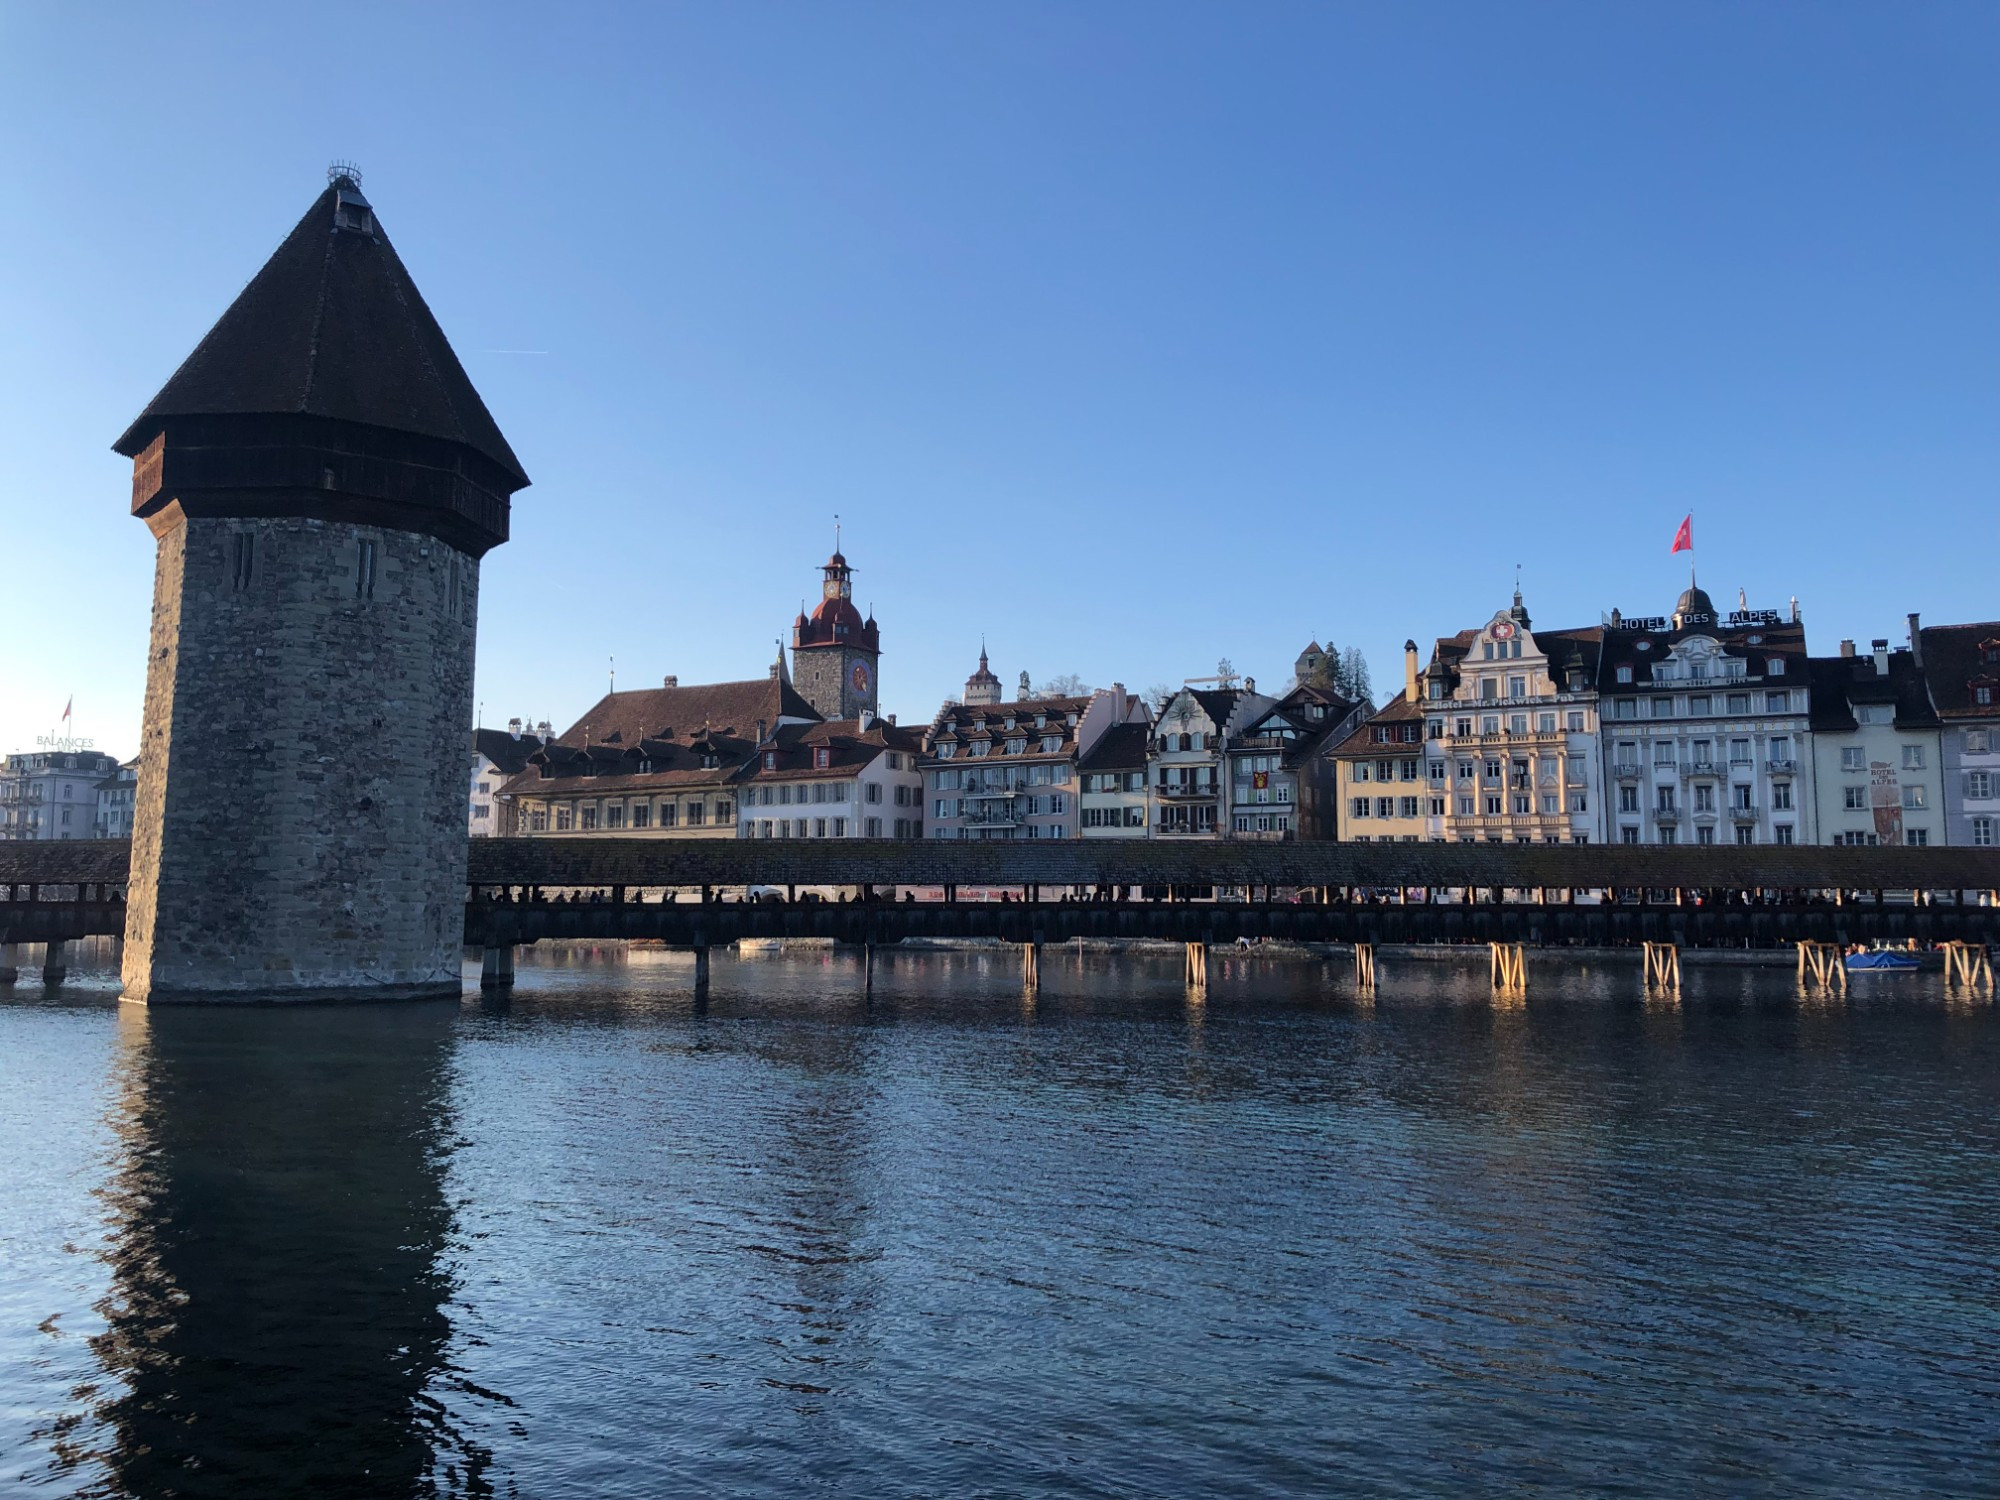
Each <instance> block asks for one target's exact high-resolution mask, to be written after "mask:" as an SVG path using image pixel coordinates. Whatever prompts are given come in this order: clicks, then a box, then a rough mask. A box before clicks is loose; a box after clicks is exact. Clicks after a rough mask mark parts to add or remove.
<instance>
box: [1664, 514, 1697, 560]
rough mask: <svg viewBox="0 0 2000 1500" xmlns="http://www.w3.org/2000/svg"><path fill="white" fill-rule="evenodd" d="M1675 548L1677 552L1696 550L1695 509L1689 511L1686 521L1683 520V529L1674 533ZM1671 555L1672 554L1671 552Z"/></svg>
mask: <svg viewBox="0 0 2000 1500" xmlns="http://www.w3.org/2000/svg"><path fill="white" fill-rule="evenodd" d="M1673 550H1674V551H1675V552H1692V551H1694V512H1693V511H1689V512H1688V513H1687V519H1686V520H1685V521H1682V522H1681V529H1680V530H1679V531H1676V532H1675V533H1674V546H1673ZM1670 555H1671V554H1670Z"/></svg>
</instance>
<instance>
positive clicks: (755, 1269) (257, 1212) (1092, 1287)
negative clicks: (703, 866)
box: [0, 952, 2000, 1497]
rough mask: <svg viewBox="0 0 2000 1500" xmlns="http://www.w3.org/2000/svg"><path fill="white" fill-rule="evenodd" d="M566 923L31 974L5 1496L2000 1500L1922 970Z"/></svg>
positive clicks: (1975, 1056)
mask: <svg viewBox="0 0 2000 1500" xmlns="http://www.w3.org/2000/svg"><path fill="white" fill-rule="evenodd" d="M1383 963H1384V969H1383V974H1382V979H1381V989H1380V994H1379V997H1378V998H1377V999H1376V1000H1375V1001H1374V1002H1373V1003H1372V1004H1370V1003H1367V1002H1364V1001H1361V1000H1358V999H1357V998H1356V997H1355V996H1354V995H1353V993H1352V991H1351V987H1350V985H1349V984H1348V980H1347V975H1346V972H1345V970H1344V968H1343V967H1341V966H1339V965H1326V966H1322V965H1320V964H1317V963H1305V964H1278V963H1259V962H1243V961H1230V962H1224V963H1222V964H1220V965H1219V967H1218V971H1217V974H1216V977H1215V979H1214V981H1213V983H1212V985H1211V988H1210V991H1209V994H1208V997H1207V1000H1206V1002H1205V1003H1203V1004H1196V1005H1190V1004H1189V1003H1188V1001H1187V999H1186V997H1185V996H1184V994H1183V991H1182V987H1181V980H1180V965H1179V960H1178V959H1177V958H1169V959H1167V960H1165V961H1154V960H1139V959H1134V958H1129V957H1128V958H1119V959H1111V958H1098V957H1088V956H1085V957H1079V956H1075V955H1072V954H1068V953H1050V954H1048V955H1047V956H1045V958H1044V960H1043V966H1042V986H1041V990H1040V993H1039V995H1038V996H1037V997H1036V998H1035V999H1034V1000H1032V1001H1025V1000H1024V998H1023V996H1022V993H1021V988H1020V982H1019V977H1018V971H1017V970H1016V968H1015V967H1014V965H1013V963H1012V962H1010V961H1009V960H1008V959H1006V958H1005V957H1003V956H999V955H992V956H988V955H966V954H927V955H920V956H908V955H898V956H896V957H894V958H892V959H890V960H889V961H888V962H887V963H886V964H885V965H884V966H883V967H882V969H881V971H880V972H879V974H878V978H877V984H876V991H875V994H874V996H873V998H872V1000H870V999H866V998H864V997H863V995H862V994H861V992H860V988H861V987H860V983H859V976H858V970H857V968H856V966H855V964H854V963H853V962H852V961H851V960H850V959H847V958H845V957H832V956H786V957H774V958H766V959H751V958H746V959H743V960H740V961H739V960H733V959H730V958H727V957H723V956H718V958H717V961H716V965H715V971H714V980H713V984H712V989H711V994H710V997H709V999H708V1001H707V1003H706V1004H697V1003H696V1001H695V998H694V996H693V994H692V990H691V981H692V961H691V959H689V958H688V957H686V956H684V955H673V954H652V953H636V954H631V955H623V954H619V953H615V952H614V953H605V954H597V955H592V954H587V953H584V954H573V955H568V956H560V955H549V956H545V957H544V958H543V959H541V960H540V961H538V962H530V963H524V964H523V965H522V968H521V972H520V983H519V986H518V988H517V989H516V991H515V992H514V994H513V996H512V998H511V1000H507V1001H501V1002H489V1001H482V1000H481V999H480V998H479V997H478V996H477V995H476V994H471V995H469V996H468V997H467V998H466V1000H465V1001H464V1002H463V1003H462V1004H456V1005H454V1004H433V1005H422V1006H406V1007H382V1008H369V1007H328V1008H311V1009H300V1010H276V1011H274V1010H258V1011H212V1012H209V1011H188V1010H161V1011H157V1012H147V1011H145V1010H142V1009H138V1008H134V1007H120V1006H118V1005H117V1004H115V1003H114V1000H113V996H114V994H115V986H114V982H113V979H112V976H111V975H110V974H109V973H108V972H107V971H104V970H95V971H81V972H78V971H73V978H72V983H71V985H70V986H69V987H67V988H65V989H64V990H62V991H59V992H54V997H53V998H51V997H48V996H45V995H44V993H43V991H42V990H41V988H40V986H39V985H36V986H29V985H26V984H24V985H22V986H21V987H20V988H19V990H18V992H17V993H16V995H15V997H14V998H13V999H11V1000H0V1208H4V1215H0V1492H4V1493H24V1494H30V1495H40V1494H86V1495H135V1496H139V1495H143V1496H164V1495H218V1496H223V1495H226V1496H246V1497H275V1496H290V1495H301V1496H303V1495H312V1496H328V1495H383V1496H401V1495H431V1494H452V1495H521V1496H536V1497H540V1496H571V1495H574V1496H626V1495H629V1496H657V1495H689V1496H722V1495H747V1496H787V1497H789V1496H868V1497H876V1496H886V1497H896V1496H928V1495H943V1496H961V1495H991V1496H1043V1495H1103V1496H1136V1495H1169V1496H1185V1495H1211V1494H1212V1495H1245V1496H1255V1495H1270V1496H1279V1495H1300V1494H1341V1495H1385V1496H1386V1495H1477V1494H1550V1495H1564V1494H1574V1493H1579V1492H1589V1493H1594V1494H1619V1495H1639V1496H1653V1495H1658V1496H1676V1497H1679V1496H1687V1495H1695V1494H1724V1493H1729V1494H1756V1495H1829V1496H1830V1495H1843V1496H1848V1495H1858V1494H1868V1495H1945V1494H1963V1495H1984V1496H1991V1495H1993V1494H1995V1493H1996V1492H2000V1151H1996V1147H1997V1146H2000V1021H1996V1016H1995V1013H1994V1011H1993V1009H1992V1008H1991V1007H1990V1006H1988V1005H1986V1004H1984V1003H1981V1004H1977V1005H1966V1004H1962V1003H1954V1002H1952V1001H1951V1000H1949V999H1948V998H1947V996H1946V994H1945V992H1944V987H1943V983H1942V979H1941V977H1940V976H1937V975H1914V976H1905V975H1872V976H1866V977H1862V978H1858V979H1857V981H1856V983H1855V986H1854V988H1853V990H1852V992H1851V993H1850V994H1849V995H1848V996H1847V998H1846V999H1845V1000H1833V1001H1827V1000H1820V999H1814V998H1810V997H1802V996H1800V995H1799V994H1798V993H1797V991H1796V987H1795V984H1794V981H1793V979H1792V976H1791V975H1790V973H1789V972H1787V971H1784V970H1733V969H1732V970H1716V969H1695V968H1690V970H1689V971H1688V984H1687V991H1686V994H1685V995H1684V996H1683V998H1682V999H1681V1001H1680V1002H1679V1003H1661V1002H1658V1001H1655V1002H1653V1003H1650V1004H1649V1003H1648V1002H1647V1001H1646V999H1645V997H1644V996H1643V994H1642V993H1641V990H1640V986H1639V983H1638V974H1637V965H1636V962H1635V963H1634V964H1632V965H1631V966H1630V967H1629V968H1628V967H1625V966H1617V967H1598V968H1594V969H1590V968H1586V969H1559V968H1555V967H1548V968H1542V967H1531V971H1530V991H1529V996H1528V999H1527V1001H1526V1003H1525V1004H1524V1005H1519V1006H1513V1007H1501V1008H1496V1007H1495V1005H1494V1004H1493V1003H1492V1001H1491V997H1490V995H1489V992H1488V986H1487V975H1486V973H1485V968H1484V961H1483V958H1482V959H1481V961H1480V962H1479V963H1478V964H1465V965H1457V964H1437V963H1416V962H1404V963H1401V964H1398V963H1397V962H1396V961H1394V960H1392V959H1388V958H1385V959H1384V960H1383Z"/></svg>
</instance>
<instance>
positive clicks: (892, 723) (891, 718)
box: [889, 714, 896, 729]
mask: <svg viewBox="0 0 2000 1500" xmlns="http://www.w3.org/2000/svg"><path fill="white" fill-rule="evenodd" d="M889 727H890V728H891V729H894V728H895V727H896V716H895V715H894V714H890V715H889Z"/></svg>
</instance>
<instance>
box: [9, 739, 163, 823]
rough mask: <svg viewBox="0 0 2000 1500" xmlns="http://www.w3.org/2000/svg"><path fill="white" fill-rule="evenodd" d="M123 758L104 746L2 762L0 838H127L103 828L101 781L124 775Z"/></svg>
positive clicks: (127, 807)
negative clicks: (101, 827) (109, 753)
mask: <svg viewBox="0 0 2000 1500" xmlns="http://www.w3.org/2000/svg"><path fill="white" fill-rule="evenodd" d="M118 771H119V766H118V758H117V757H116V756H113V755H106V754H105V753H104V752H103V751H101V750H87V749H86V750H35V751H30V752H28V753H26V754H21V755H10V756H8V757H7V758H6V760H5V761H4V762H0V839H9V840H22V841H47V840H60V839H93V838H109V837H124V836H125V834H129V833H130V832H131V824H130V803H129V802H127V803H126V804H125V813H126V816H125V825H124V832H123V833H121V834H115V835H113V834H104V833H100V832H99V828H100V826H101V825H100V822H99V809H98V793H99V786H100V784H101V783H103V782H104V781H106V780H107V779H110V778H115V777H116V776H117V775H118Z"/></svg>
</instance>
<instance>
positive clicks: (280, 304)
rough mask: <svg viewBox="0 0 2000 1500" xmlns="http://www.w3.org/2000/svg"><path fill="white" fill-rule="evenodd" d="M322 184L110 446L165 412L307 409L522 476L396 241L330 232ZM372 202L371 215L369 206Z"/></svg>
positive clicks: (376, 231) (135, 436) (144, 436)
mask: <svg viewBox="0 0 2000 1500" xmlns="http://www.w3.org/2000/svg"><path fill="white" fill-rule="evenodd" d="M343 184H345V185H346V186H347V187H348V188H349V189H350V190H353V191H355V192H356V193H358V191H359V190H358V189H354V188H353V184H352V183H349V182H347V179H344V178H343V179H340V180H339V181H338V182H336V183H334V184H332V185H330V186H328V188H327V189H326V191H325V192H323V193H321V194H320V195H319V197H318V198H317V199H315V200H314V202H313V206H312V207H311V208H309V209H307V210H306V215H305V217H304V218H302V219H300V220H299V222H298V224H297V226H296V227H295V228H294V229H293V230H292V232H291V233H290V234H289V235H287V236H286V237H285V241H284V243H283V244H281V245H279V246H278V248H277V250H276V251H275V252H273V254H272V256H271V258H270V259H269V260H268V261H266V262H265V263H264V268H263V269H262V270H260V271H259V272H258V273H257V274H256V275H255V276H253V277H252V278H251V279H250V284H249V285H248V286H246V287H244V288H243V290H242V292H241V293H239V294H238V295H237V298H236V300H235V301H234V302H232V303H230V304H229V309H228V311H227V312H225V313H223V315H222V316H221V317H220V318H218V319H217V320H216V323H215V326H214V327H213V328H211V329H209V331H208V333H207V335H206V336H204V337H203V339H202V341H201V342H200V343H199V344H197V345H195V348H194V352H193V353H192V354H190V355H189V356H188V357H187V359H186V360H185V361H183V362H182V364H181V367H180V368H179V369H178V370H176V371H174V373H173V376H172V377H171V378H170V379H169V380H168V381H167V383H166V384H165V385H164V386H162V387H161V388H160V393H159V394H158V395H157V396H155V397H153V399H152V400H151V401H150V402H148V403H147V404H146V409H145V410H144V411H143V412H141V413H140V414H139V417H138V419H137V420H136V421H134V422H133V423H132V425H131V427H129V428H128V429H127V430H126V432H125V434H124V436H123V437H121V438H120V439H119V440H118V441H117V443H115V444H114V445H113V448H114V450H115V451H116V452H119V453H122V454H124V455H125V456H126V457H127V458H131V457H135V456H136V455H137V454H138V453H139V452H141V451H142V450H143V449H144V448H145V446H146V444H147V443H149V442H151V441H152V438H153V435H154V433H155V432H157V431H158V430H159V427H160V424H161V422H162V421H164V420H166V419H167V418H171V417H199V416H222V415H266V416H268V415H303V416H312V417H329V418H333V419H335V420H338V421H343V422H357V423H363V424H366V425H368V426H371V427H384V428H389V429H391V430H394V431H397V432H411V433H417V434H419V435H421V436H424V437H431V438H441V439H443V440H445V441H447V442H454V443H462V444H464V445H465V446H466V447H468V448H471V449H473V450H474V451H475V452H477V453H480V454H483V455H484V456H485V457H486V458H488V459H490V460H492V461H493V462H494V463H496V464H498V465H499V466H500V467H501V468H502V469H504V470H506V472H507V473H508V474H509V475H511V476H512V477H513V478H514V479H515V480H517V481H518V482H519V483H520V484H523V485H525V484H526V483H527V482H528V476H527V475H526V474H525V473H523V472H522V469H521V462H520V460H519V459H517V458H515V456H514V450H513V449H512V448H510V447H508V446H507V440H506V439H505V438H504V437H502V436H501V435H500V429H499V427H498V426H497V425H496V424H495V423H494V421H493V417H492V414H491V413H490V412H488V411H487V410H486V403H485V402H484V401H482V400H480V399H479V392H478V391H476V390H474V389H473V386H472V381H471V380H470V379H469V378H467V376H466V373H465V369H464V367H463V366H462V365H460V364H459V362H458V356H457V355H456V354H454V353H452V348H451V344H450V342H449V341H448V340H447V339H446V338H445V336H444V330H443V329H441V328H439V327H438V324H437V319H436V318H434V317H432V316H431V310H430V308H429V307H428V306H426V305H425V303H424V299H423V296H422V294H420V293H419V292H418V291H417V287H416V283H415V282H413V281H412V280H411V279H410V273H409V272H408V271H406V270H405V269H404V268H403V262H402V261H401V259H399V258H398V257H397V255H396V251H395V247H394V246H392V245H391V244H390V243H389V237H388V235H386V234H385V233H384V232H383V230H382V225H381V221H380V220H379V219H376V220H374V224H373V232H372V233H359V232H354V231H349V230H341V231H336V230H335V228H334V209H335V197H336V195H337V194H338V193H339V192H340V191H341V188H342V185H343ZM371 212H372V211H371Z"/></svg>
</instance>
